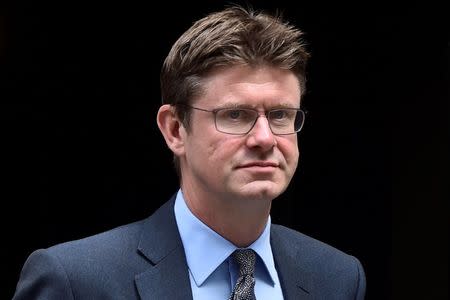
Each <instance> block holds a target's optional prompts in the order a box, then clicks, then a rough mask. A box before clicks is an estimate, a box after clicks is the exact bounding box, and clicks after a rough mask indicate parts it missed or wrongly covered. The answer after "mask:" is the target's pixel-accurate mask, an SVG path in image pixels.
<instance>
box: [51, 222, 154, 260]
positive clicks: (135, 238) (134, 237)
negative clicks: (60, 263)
mask: <svg viewBox="0 0 450 300" xmlns="http://www.w3.org/2000/svg"><path fill="white" fill-rule="evenodd" d="M143 222H145V220H141V221H137V222H133V223H130V224H127V225H122V226H119V227H116V228H113V229H110V230H108V231H105V232H102V233H98V234H95V235H92V236H89V237H86V238H82V239H78V240H73V241H69V242H65V243H61V244H57V245H55V246H52V247H50V248H48V249H46V252H48V253H49V254H50V255H54V256H56V257H61V256H67V257H68V258H73V259H76V258H77V257H83V258H89V257H98V258H99V259H107V258H108V257H107V256H108V255H111V256H115V255H116V254H122V255H123V254H124V252H128V251H131V250H133V249H136V248H137V244H138V242H139V238H140V235H141V231H142V224H143Z"/></svg>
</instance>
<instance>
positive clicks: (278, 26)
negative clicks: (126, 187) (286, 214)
mask: <svg viewBox="0 0 450 300" xmlns="http://www.w3.org/2000/svg"><path fill="white" fill-rule="evenodd" d="M301 38H302V32H301V31H300V30H298V29H296V28H295V27H294V26H292V25H290V24H288V23H287V22H285V21H283V20H282V19H281V17H280V16H271V15H269V14H266V13H263V12H256V11H253V10H246V9H244V8H242V7H238V6H234V7H230V8H227V9H225V10H223V11H220V12H216V13H212V14H210V15H208V16H206V17H204V18H203V19H200V20H198V21H197V22H195V23H194V24H193V25H192V26H191V27H190V28H189V29H188V30H187V31H186V32H185V33H184V34H183V35H182V36H181V37H180V38H179V39H178V40H177V41H176V42H175V44H174V45H173V47H172V49H171V50H170V52H169V54H168V56H167V58H166V59H165V61H164V64H163V67H162V70H161V94H162V100H163V106H164V105H170V108H171V111H172V112H173V116H174V118H176V119H177V120H178V121H179V122H180V123H179V126H181V127H183V130H184V131H185V132H186V135H187V136H189V135H190V134H194V133H192V132H191V131H192V130H193V127H194V126H193V124H192V123H193V122H194V120H193V115H194V114H197V113H199V114H200V113H202V112H198V111H195V112H194V111H193V109H192V108H190V107H189V106H186V105H185V104H187V105H191V106H192V105H194V106H196V105H195V104H196V103H199V101H198V100H199V99H201V98H202V97H203V96H205V95H206V94H208V93H213V90H212V89H215V90H217V86H215V85H216V84H217V83H218V82H222V83H225V84H226V83H230V82H227V80H233V78H234V79H237V80H240V78H239V76H241V75H242V76H245V75H249V76H250V77H253V78H254V79H256V80H257V77H258V72H265V71H267V70H269V73H270V75H269V77H271V76H272V77H273V76H274V75H281V77H279V78H288V80H290V83H293V84H294V85H296V88H297V89H298V96H297V99H296V103H291V104H292V105H291V106H293V107H296V108H298V107H299V106H300V98H301V96H302V95H303V94H304V92H305V68H306V62H307V59H308V57H309V55H308V53H307V51H306V49H305V46H304V44H303V42H302V39H301ZM228 70H235V71H236V72H237V73H238V74H236V73H233V72H231V73H230V74H228V75H229V76H228V75H227V74H225V73H227V72H228ZM278 73H279V74H278ZM222 74H225V75H223V76H222ZM235 75H236V76H235ZM221 76H222V77H221ZM233 76H235V77H233ZM255 76H256V77H255ZM263 77H264V76H263ZM214 78H218V80H219V81H218V82H212V81H214ZM211 79H212V80H211ZM266 79H267V78H266ZM269 81H270V78H269ZM281 84H282V83H281ZM277 88H278V87H277ZM219 98H220V97H219ZM212 101H214V100H212V98H211V100H210V101H209V102H208V103H206V102H204V103H203V104H205V106H207V107H208V108H215V106H214V105H215V103H211V102H212ZM219 104H220V103H217V105H219ZM237 104H239V103H237ZM251 105H254V107H256V108H258V109H259V110H260V109H261V108H262V109H264V107H262V106H261V107H258V105H256V104H255V103H253V104H251ZM197 106H198V105H197ZM205 114H206V112H205ZM210 117H212V114H211V116H210ZM259 119H261V118H258V121H257V123H256V125H255V126H258V123H259ZM213 123H214V122H213ZM160 127H161V125H160ZM163 134H164V133H163ZM205 134H206V132H205ZM220 134H222V133H219V135H220ZM225 135H226V134H225ZM224 138H225V139H226V138H230V137H229V136H228V137H226V136H224ZM231 138H232V139H233V138H236V137H235V136H232V137H231ZM242 138H245V137H242ZM283 138H286V137H283ZM290 139H291V141H293V140H295V144H296V142H297V140H296V136H295V134H294V135H293V136H291V137H290ZM166 141H167V137H166ZM205 146H207V145H205ZM169 147H170V145H169ZM171 149H172V148H171ZM172 150H173V149H172ZM174 152H175V159H174V161H175V167H176V170H177V173H178V174H179V176H180V180H181V181H183V178H182V174H183V172H182V170H181V169H180V161H179V156H178V155H177V153H176V151H174ZM205 153H207V152H205ZM187 159H189V158H187ZM295 164H296V161H295ZM289 176H291V175H289ZM289 179H290V178H289Z"/></svg>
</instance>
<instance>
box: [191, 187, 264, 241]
mask: <svg viewBox="0 0 450 300" xmlns="http://www.w3.org/2000/svg"><path fill="white" fill-rule="evenodd" d="M183 196H184V199H185V201H186V204H187V206H188V207H189V209H190V210H191V212H192V213H193V214H194V215H195V216H196V217H197V218H199V219H200V220H201V221H202V222H203V223H204V224H206V225H207V226H208V227H210V228H211V229H212V230H214V231H215V232H216V233H218V234H219V235H221V236H222V237H224V238H225V239H227V240H228V241H230V242H231V243H233V244H234V245H235V246H237V247H239V248H244V247H248V246H249V245H251V244H252V243H253V242H254V241H256V240H257V239H258V237H259V236H260V235H261V234H262V232H263V231H264V228H265V226H266V224H267V221H268V217H269V213H270V207H271V203H272V201H271V200H268V199H235V198H234V199H224V198H220V197H217V196H216V197H211V196H210V197H201V195H199V194H198V193H195V194H191V193H190V192H189V189H186V190H184V189H183Z"/></svg>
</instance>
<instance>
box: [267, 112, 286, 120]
mask: <svg viewBox="0 0 450 300" xmlns="http://www.w3.org/2000/svg"><path fill="white" fill-rule="evenodd" d="M270 118H271V119H274V120H282V119H286V118H288V111H286V110H283V109H278V110H273V111H271V112H270Z"/></svg>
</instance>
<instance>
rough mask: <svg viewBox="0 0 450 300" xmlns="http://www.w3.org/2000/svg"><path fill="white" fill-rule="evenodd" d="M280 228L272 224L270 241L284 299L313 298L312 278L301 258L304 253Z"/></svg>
mask: <svg viewBox="0 0 450 300" xmlns="http://www.w3.org/2000/svg"><path fill="white" fill-rule="evenodd" d="M278 229H279V225H272V228H271V233H270V240H271V241H270V243H271V245H272V252H273V256H274V259H275V266H276V268H277V273H278V276H279V279H280V282H281V288H282V290H283V295H284V299H285V300H289V299H312V298H313V294H312V292H313V291H312V289H311V286H312V285H311V280H312V278H311V274H310V272H308V271H306V270H305V268H304V266H305V265H306V264H305V262H304V261H302V259H301V257H302V255H301V254H300V253H299V250H298V249H297V248H296V247H295V244H294V243H292V242H291V240H290V239H288V238H286V235H287V233H285V232H283V233H281V232H280V230H278Z"/></svg>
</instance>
